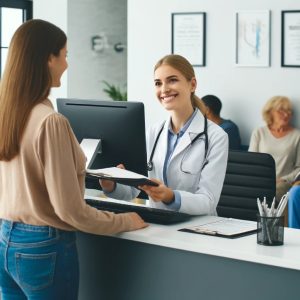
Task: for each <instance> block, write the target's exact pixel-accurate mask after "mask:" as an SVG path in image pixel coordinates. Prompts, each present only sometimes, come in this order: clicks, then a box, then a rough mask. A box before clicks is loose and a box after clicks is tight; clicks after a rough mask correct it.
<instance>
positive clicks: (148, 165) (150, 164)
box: [147, 161, 153, 171]
mask: <svg viewBox="0 0 300 300" xmlns="http://www.w3.org/2000/svg"><path fill="white" fill-rule="evenodd" d="M147 170H148V171H152V170H153V162H152V161H148V162H147Z"/></svg>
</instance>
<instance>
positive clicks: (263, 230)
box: [257, 215, 284, 246]
mask: <svg viewBox="0 0 300 300" xmlns="http://www.w3.org/2000/svg"><path fill="white" fill-rule="evenodd" d="M283 235H284V216H280V217H262V216H260V215H258V216H257V243H258V244H260V245H265V246H279V245H283Z"/></svg>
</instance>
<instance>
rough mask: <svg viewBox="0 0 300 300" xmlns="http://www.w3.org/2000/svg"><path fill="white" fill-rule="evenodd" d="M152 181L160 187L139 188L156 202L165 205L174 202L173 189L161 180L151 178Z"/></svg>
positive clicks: (144, 186)
mask: <svg viewBox="0 0 300 300" xmlns="http://www.w3.org/2000/svg"><path fill="white" fill-rule="evenodd" d="M151 181H154V182H156V183H158V186H151V185H140V186H139V187H138V188H139V189H141V190H143V191H144V192H145V193H146V194H147V195H148V196H149V197H151V198H152V199H153V200H154V201H156V202H159V201H162V202H164V203H166V204H167V203H170V202H173V201H174V197H175V196H174V192H173V190H172V189H170V188H168V187H167V186H166V185H164V184H163V183H162V182H161V181H160V180H158V179H154V178H151Z"/></svg>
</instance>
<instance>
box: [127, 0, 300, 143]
mask: <svg viewBox="0 0 300 300" xmlns="http://www.w3.org/2000/svg"><path fill="white" fill-rule="evenodd" d="M261 9H263V10H265V9H268V10H271V67H269V68H254V67H247V68H246V67H243V68H242V67H236V66H235V65H234V62H235V12H236V11H238V10H261ZM288 9H300V2H299V0H285V1H282V0H243V1H241V0H226V1H224V0H185V1H182V0H163V1H161V0H151V1H149V0H128V65H127V68H128V79H127V80H128V98H129V100H136V101H143V102H144V103H145V108H146V124H147V126H148V125H149V124H151V123H153V122H156V121H159V120H161V119H162V118H164V117H165V116H166V113H165V112H164V111H163V109H162V108H161V107H160V105H159V103H158V101H157V100H156V98H155V95H154V84H153V66H154V65H155V63H156V62H157V61H158V59H160V58H161V57H162V56H164V55H166V54H169V53H170V52H171V13H173V12H193V11H195V12H206V13H207V23H206V25H207V31H206V33H207V41H206V51H207V55H206V58H207V59H206V64H207V66H206V67H198V68H195V71H196V76H197V79H198V88H197V94H198V95H199V96H203V95H205V94H208V93H210V94H215V95H217V96H219V97H220V98H221V100H222V102H223V109H222V116H223V117H224V118H231V119H232V120H234V121H235V122H236V123H237V124H238V125H239V127H240V131H241V135H242V142H243V144H248V143H249V138H250V134H251V132H252V130H253V128H254V127H257V126H261V125H263V121H262V118H261V108H262V106H263V104H264V103H265V101H266V100H267V99H268V98H270V97H271V96H273V95H277V94H280V95H286V96H289V97H290V98H291V100H292V101H293V103H294V106H295V118H294V119H295V120H294V121H295V125H296V126H298V127H300V121H299V120H298V118H297V117H298V116H299V115H300V88H299V83H298V82H299V78H300V69H299V68H282V67H280V64H281V62H280V57H281V50H280V46H281V10H288Z"/></svg>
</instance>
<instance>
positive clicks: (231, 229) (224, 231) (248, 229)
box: [178, 218, 257, 239]
mask: <svg viewBox="0 0 300 300" xmlns="http://www.w3.org/2000/svg"><path fill="white" fill-rule="evenodd" d="M178 231H183V232H189V233H195V234H204V235H210V236H217V237H223V238H229V239H234V238H239V237H243V236H247V235H250V234H254V233H256V232H257V223H256V222H254V221H248V220H240V219H233V218H220V219H219V220H215V221H212V222H208V223H205V224H200V225H198V226H193V227H187V228H181V229H179V230H178Z"/></svg>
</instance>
